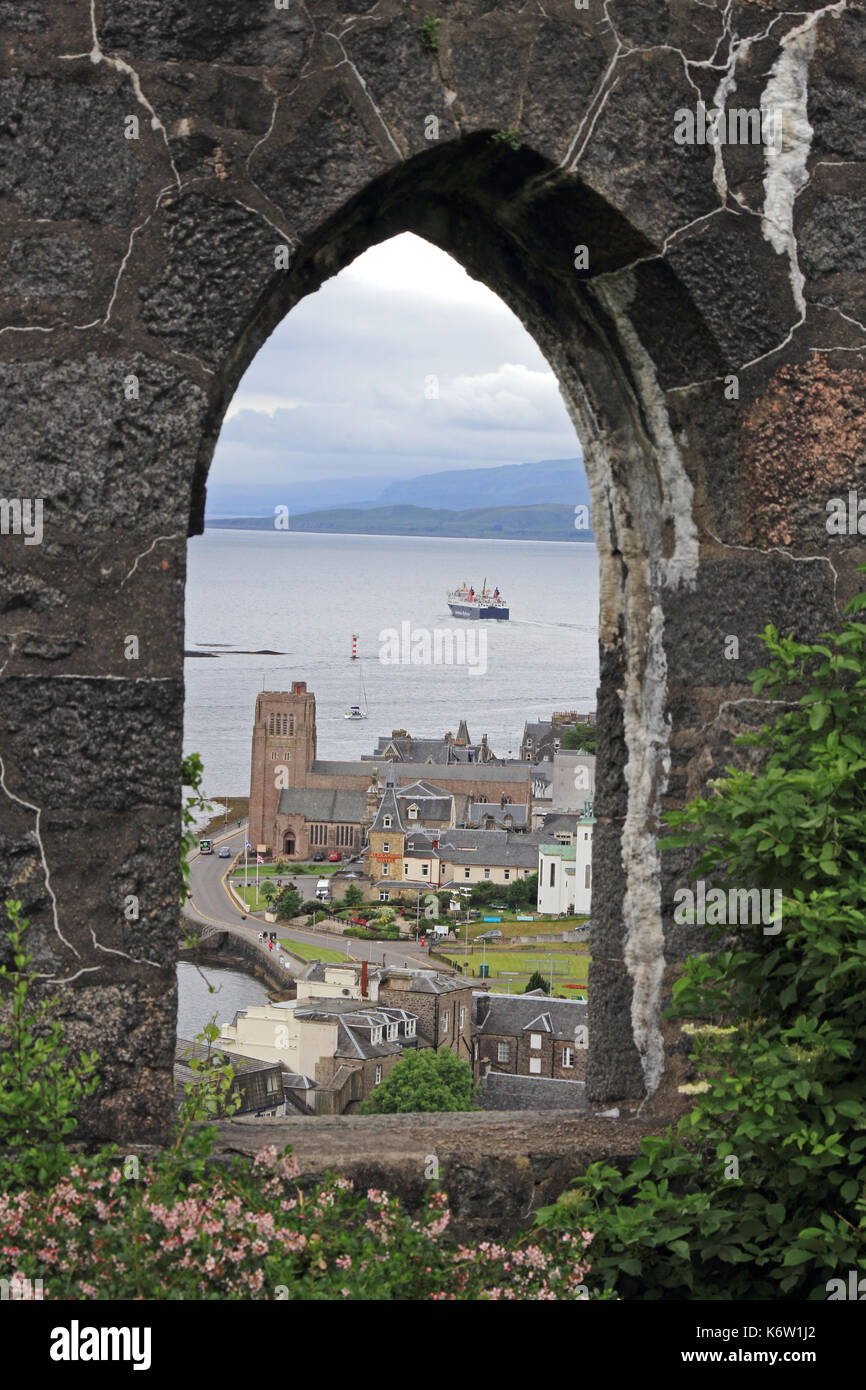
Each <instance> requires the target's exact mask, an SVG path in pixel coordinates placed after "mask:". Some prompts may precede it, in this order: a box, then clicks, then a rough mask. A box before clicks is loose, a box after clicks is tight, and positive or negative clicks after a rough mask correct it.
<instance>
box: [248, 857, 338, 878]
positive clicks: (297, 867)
mask: <svg viewBox="0 0 866 1390" xmlns="http://www.w3.org/2000/svg"><path fill="white" fill-rule="evenodd" d="M342 867H343V865H342V864H290V865H289V867H288V868H287V869H280V871H279V873H277V869H276V865H274V864H260V865H259V881H260V882H261V880H262V879H264V878H285V879H289V878H299V877H300V876H301V875H302V874H315V875H316V877H317V878H327V876H328V874H335V873H337V872H338V871H339V870H340V869H341V868H342ZM255 873H256V864H255V860H254V859H251V860H250V863H249V868H248V869H247V877H248V878H255ZM238 874H240V876H241V878H243V876H244V861H243V859H241V861H240V863H239V864H238V866H237V868H236V869H235V871H234V877H235V878H237V876H238Z"/></svg>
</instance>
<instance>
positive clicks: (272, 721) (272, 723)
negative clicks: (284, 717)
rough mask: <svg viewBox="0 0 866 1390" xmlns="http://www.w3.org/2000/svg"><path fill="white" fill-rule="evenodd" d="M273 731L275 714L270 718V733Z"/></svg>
mask: <svg viewBox="0 0 866 1390" xmlns="http://www.w3.org/2000/svg"><path fill="white" fill-rule="evenodd" d="M273 732H274V716H273V715H271V717H270V719H269V720H268V733H269V734H272V733H273Z"/></svg>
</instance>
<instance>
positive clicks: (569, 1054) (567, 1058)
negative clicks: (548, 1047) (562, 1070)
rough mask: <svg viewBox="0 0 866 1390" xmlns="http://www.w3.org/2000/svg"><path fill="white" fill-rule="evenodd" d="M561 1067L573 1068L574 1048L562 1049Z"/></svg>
mask: <svg viewBox="0 0 866 1390" xmlns="http://www.w3.org/2000/svg"><path fill="white" fill-rule="evenodd" d="M562 1065H563V1066H564V1067H573V1066H574V1048H573V1047H564V1048H563V1049H562Z"/></svg>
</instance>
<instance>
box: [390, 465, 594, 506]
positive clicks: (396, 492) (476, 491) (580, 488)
mask: <svg viewBox="0 0 866 1390" xmlns="http://www.w3.org/2000/svg"><path fill="white" fill-rule="evenodd" d="M545 502H561V503H562V504H563V506H568V505H569V504H570V505H571V506H572V507H574V506H576V505H577V504H578V503H580V502H585V503H587V504H588V503H589V489H588V487H587V482H586V474H585V473H584V471H583V460H582V459H579V458H573V459H541V461H540V462H538V463H507V464H504V465H503V466H502V467H501V468H455V469H449V470H448V471H447V472H445V473H427V474H424V475H423V476H422V477H420V478H407V479H406V480H405V482H399V483H391V484H390V486H388V487H385V488H383V489H382V491H381V492H380V493H379V496H378V498H377V503H378V504H379V505H380V506H384V507H392V506H400V505H402V504H408V505H410V506H415V507H437V508H438V507H444V508H448V509H450V510H452V511H474V510H475V509H477V508H480V507H489V506H492V505H495V506H497V507H534V506H539V505H541V504H543V503H545Z"/></svg>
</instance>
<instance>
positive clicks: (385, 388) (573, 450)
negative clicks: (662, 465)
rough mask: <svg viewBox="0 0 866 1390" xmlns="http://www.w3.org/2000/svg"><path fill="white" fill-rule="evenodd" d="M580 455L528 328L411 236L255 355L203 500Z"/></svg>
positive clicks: (375, 254) (317, 299) (300, 313)
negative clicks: (255, 488) (282, 485)
mask: <svg viewBox="0 0 866 1390" xmlns="http://www.w3.org/2000/svg"><path fill="white" fill-rule="evenodd" d="M437 393H438V394H437ZM579 453H580V446H579V444H578V441H577V436H576V435H575V432H574V428H573V426H572V424H571V422H570V420H569V418H568V415H567V414H566V411H565V406H564V404H563V402H562V398H561V396H560V394H559V389H558V386H557V383H556V378H555V377H554V375H553V373H552V372H551V370H550V368H549V367H548V365H547V362H546V361H545V359H544V357H543V356H542V354H541V352H540V351H539V349H538V347H537V346H536V344H535V343H534V341H533V340H532V338H531V337H530V336H529V334H528V333H527V332H526V330H525V329H524V328H523V326H522V324H521V323H520V321H519V320H518V319H517V318H516V317H515V316H514V315H513V314H512V312H511V311H510V309H508V308H506V306H505V305H504V304H503V303H502V301H501V300H500V299H498V298H497V296H496V295H495V294H493V293H492V291H490V290H488V289H487V288H486V286H484V285H482V284H480V283H479V282H478V281H477V280H473V279H472V278H471V277H470V276H469V275H467V274H466V272H465V271H464V270H463V269H462V268H461V267H460V266H459V265H458V264H457V262H456V261H454V260H452V259H451V257H450V256H448V255H446V254H445V252H443V251H440V250H439V249H438V247H434V246H431V245H430V243H429V242H426V241H423V240H421V239H420V238H419V237H416V236H414V235H413V234H412V233H409V232H407V233H404V234H402V235H401V236H398V237H394V238H393V239H391V240H390V241H387V242H383V243H381V244H380V245H379V246H375V247H372V248H371V249H370V250H369V251H366V252H365V253H364V254H363V255H362V256H359V257H358V259H357V260H356V261H354V262H353V264H352V265H350V266H348V267H347V268H346V269H345V270H343V271H342V272H341V273H340V274H339V275H337V276H335V277H334V278H333V279H331V280H329V281H327V282H326V283H325V284H324V285H323V286H322V288H321V289H320V290H318V291H317V293H315V294H312V295H309V296H308V297H307V298H306V299H304V300H302V301H301V303H300V304H298V305H297V306H296V307H295V308H294V309H293V310H292V312H291V313H290V314H288V315H287V316H286V318H285V319H284V320H283V321H282V323H281V324H279V326H278V327H277V328H276V330H275V331H274V333H273V334H272V335H271V337H270V338H269V339H268V341H267V342H266V343H265V344H264V346H263V347H262V348H261V349H260V351H259V352H258V354H257V356H256V357H255V359H254V361H253V362H252V363H251V365H250V367H249V368H248V370H247V372H246V374H245V376H244V377H243V379H242V381H241V383H240V385H239V387H238V390H237V392H236V394H235V397H234V399H233V401H232V403H231V405H230V407H229V410H228V412H227V414H226V418H225V421H224V423H223V429H222V432H221V435H220V439H219V442H218V445H217V449H216V454H215V457H214V462H213V464H212V466H211V472H210V478H209V493H210V494H211V497H212V498H217V500H218V494H219V492H220V489H221V488H222V487H224V486H225V485H228V484H230V483H236V482H237V480H238V479H239V478H243V479H244V481H245V483H247V484H250V485H256V484H264V483H272V482H275V481H276V480H278V479H280V480H285V479H286V478H289V479H291V481H293V482H297V483H298V484H301V483H305V482H306V483H310V482H311V481H314V480H315V479H326V478H345V479H359V478H361V479H365V478H370V479H371V481H372V480H373V479H379V478H382V479H384V478H409V477H416V476H418V475H420V474H424V473H434V472H439V471H440V470H442V469H454V468H479V467H485V466H491V467H492V466H495V465H498V464H503V463H528V462H533V461H535V460H537V459H555V458H574V457H575V456H577V455H578V454H579ZM375 491H376V489H373V488H371V496H375Z"/></svg>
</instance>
